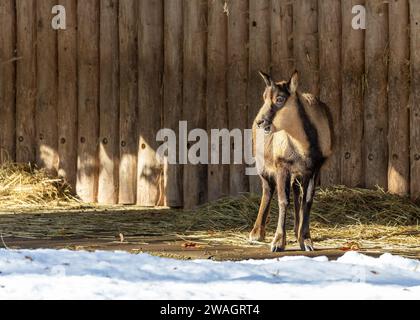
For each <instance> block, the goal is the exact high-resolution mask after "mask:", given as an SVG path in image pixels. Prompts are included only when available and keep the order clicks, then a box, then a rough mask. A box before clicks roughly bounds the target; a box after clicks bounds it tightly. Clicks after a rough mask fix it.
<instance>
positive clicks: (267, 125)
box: [257, 119, 272, 134]
mask: <svg viewBox="0 0 420 320" xmlns="http://www.w3.org/2000/svg"><path fill="white" fill-rule="evenodd" d="M271 125H272V123H271V122H270V121H267V120H265V119H261V120H258V121H257V126H258V128H259V129H264V133H265V134H269V133H270V132H271Z"/></svg>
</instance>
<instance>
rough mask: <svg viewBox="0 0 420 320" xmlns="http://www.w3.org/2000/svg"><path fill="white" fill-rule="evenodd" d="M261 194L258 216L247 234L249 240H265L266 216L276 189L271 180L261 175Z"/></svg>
mask: <svg viewBox="0 0 420 320" xmlns="http://www.w3.org/2000/svg"><path fill="white" fill-rule="evenodd" d="M261 180H262V189H263V194H262V197H261V204H260V209H259V211H258V217H257V220H256V221H255V225H254V229H253V230H252V231H251V234H250V235H249V240H250V241H251V242H254V241H264V240H265V227H266V224H267V218H268V215H269V213H270V205H271V199H272V198H273V194H274V191H275V189H276V186H275V184H274V183H273V181H270V180H268V179H265V178H263V177H261Z"/></svg>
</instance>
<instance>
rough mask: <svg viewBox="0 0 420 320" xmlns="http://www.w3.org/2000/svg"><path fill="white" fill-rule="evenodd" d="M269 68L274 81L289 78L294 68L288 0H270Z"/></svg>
mask: <svg viewBox="0 0 420 320" xmlns="http://www.w3.org/2000/svg"><path fill="white" fill-rule="evenodd" d="M271 70H272V75H273V77H274V79H276V81H282V80H289V79H290V77H291V75H292V74H293V71H294V70H295V64H294V57H293V4H292V1H290V0H271Z"/></svg>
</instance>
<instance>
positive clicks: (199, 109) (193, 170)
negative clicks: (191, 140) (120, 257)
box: [182, 0, 207, 209]
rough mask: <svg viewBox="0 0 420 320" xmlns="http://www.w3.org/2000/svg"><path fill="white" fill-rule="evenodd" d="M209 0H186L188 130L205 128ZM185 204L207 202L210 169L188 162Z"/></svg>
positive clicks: (185, 88) (185, 80)
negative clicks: (208, 172)
mask: <svg viewBox="0 0 420 320" xmlns="http://www.w3.org/2000/svg"><path fill="white" fill-rule="evenodd" d="M206 49H207V0H194V1H188V0H184V80H183V81H184V88H183V101H184V102H183V111H182V112H183V119H184V120H185V121H187V122H188V129H189V130H193V129H204V130H205V128H206ZM183 176H184V178H183V183H184V185H183V187H184V188H183V190H184V207H185V208H187V209H190V208H193V207H195V206H197V205H199V204H201V203H204V202H205V201H206V196H207V194H206V193H207V168H206V166H205V165H201V164H200V165H193V164H190V163H189V164H187V165H185V166H184V172H183Z"/></svg>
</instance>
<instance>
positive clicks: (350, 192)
mask: <svg viewBox="0 0 420 320" xmlns="http://www.w3.org/2000/svg"><path fill="white" fill-rule="evenodd" d="M259 201H260V198H259V197H258V196H255V195H243V196H241V197H239V198H225V199H222V200H219V201H216V202H214V203H211V204H208V205H206V206H203V207H202V208H199V209H198V210H196V211H195V212H191V213H190V214H189V215H188V217H189V218H187V215H186V214H185V213H184V214H181V216H182V217H178V218H177V219H176V220H177V221H178V223H177V224H178V228H177V229H180V228H179V224H180V223H181V221H188V222H189V224H188V225H187V224H186V223H185V222H184V223H181V224H184V225H183V227H185V228H187V229H186V230H190V231H193V230H205V229H206V228H210V229H211V230H212V231H210V233H207V234H206V233H202V234H201V237H202V238H205V237H206V235H207V239H208V240H213V241H222V242H228V243H232V244H239V243H241V242H242V243H243V242H244V241H246V239H247V236H248V232H249V231H250V230H251V228H252V226H253V223H254V221H255V218H256V215H257V212H258V207H259ZM277 212H278V204H277V201H276V200H274V201H273V205H272V209H271V213H272V218H271V219H270V221H269V223H268V227H267V229H268V230H267V232H268V238H270V237H271V236H272V235H273V233H274V231H275V228H276V225H277V218H278V215H277ZM293 220H294V219H293V206H291V207H290V209H289V214H288V216H287V228H288V240H289V243H294V242H295V241H296V240H295V235H294V233H293V232H292V230H293V227H292V226H293ZM311 220H312V221H311V232H312V237H313V239H314V240H315V241H316V243H317V245H320V246H324V247H337V246H339V247H345V246H346V245H348V244H349V243H351V244H354V243H355V242H356V243H357V246H358V247H360V248H369V249H374V248H382V249H384V248H386V249H390V250H391V249H392V250H397V251H398V250H401V252H405V251H406V250H411V249H416V250H418V248H419V246H420V226H419V225H420V224H419V222H420V207H419V206H417V205H416V204H414V203H413V202H411V201H410V199H409V198H405V197H400V196H396V195H391V194H389V193H387V192H385V191H384V190H382V189H377V190H365V189H351V188H347V187H343V186H337V187H332V188H328V189H320V190H318V192H317V196H316V198H315V201H314V205H313V209H312V214H311ZM221 230H223V231H221ZM268 240H269V239H268Z"/></svg>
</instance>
